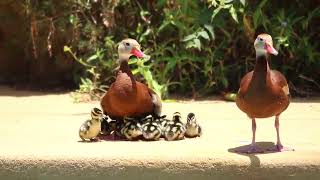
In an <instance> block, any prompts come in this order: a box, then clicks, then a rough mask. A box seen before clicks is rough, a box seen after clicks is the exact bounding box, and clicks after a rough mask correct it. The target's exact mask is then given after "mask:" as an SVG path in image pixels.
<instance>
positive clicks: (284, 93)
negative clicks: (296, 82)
mask: <svg viewBox="0 0 320 180" xmlns="http://www.w3.org/2000/svg"><path fill="white" fill-rule="evenodd" d="M252 77H253V72H250V73H248V74H247V75H246V76H244V77H243V79H242V80H241V84H240V89H239V91H238V95H237V99H236V104H237V106H238V107H239V109H241V110H242V111H243V112H245V113H246V114H247V115H248V116H249V117H251V118H267V117H271V116H275V115H279V114H281V113H282V112H283V111H284V110H285V109H286V108H287V107H288V105H289V89H288V85H287V82H286V79H285V78H284V76H283V75H282V74H281V73H280V72H278V71H273V70H271V71H269V72H268V73H267V76H266V78H265V81H261V79H258V80H253V78H252Z"/></svg>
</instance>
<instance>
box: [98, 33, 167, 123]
mask: <svg viewBox="0 0 320 180" xmlns="http://www.w3.org/2000/svg"><path fill="white" fill-rule="evenodd" d="M118 54H119V63H120V70H119V72H118V74H117V77H116V81H115V82H114V83H113V84H112V85H111V87H110V89H109V90H108V91H107V92H106V94H105V95H104V96H103V97H102V99H101V107H102V109H103V113H104V114H106V115H108V116H109V117H110V118H111V119H117V120H118V119H123V118H124V117H137V118H143V117H145V116H147V115H153V116H156V117H158V116H160V115H161V109H162V104H161V99H160V97H159V96H158V95H157V94H156V93H155V92H154V91H153V90H152V89H150V88H148V86H146V85H145V84H143V83H140V82H138V81H136V80H135V78H134V76H133V74H132V72H131V70H130V67H129V65H128V61H129V58H130V57H131V56H136V57H138V58H142V57H144V56H145V55H144V54H143V52H141V50H140V44H139V43H138V42H137V41H136V40H134V39H124V40H122V41H121V42H120V44H119V46H118Z"/></svg>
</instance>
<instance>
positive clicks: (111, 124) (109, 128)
mask: <svg viewBox="0 0 320 180" xmlns="http://www.w3.org/2000/svg"><path fill="white" fill-rule="evenodd" d="M115 130H116V121H115V120H111V119H109V118H108V116H105V115H104V116H103V117H102V121H101V132H100V134H102V135H110V134H112V132H114V131H115Z"/></svg>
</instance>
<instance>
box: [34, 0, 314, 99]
mask: <svg viewBox="0 0 320 180" xmlns="http://www.w3.org/2000/svg"><path fill="white" fill-rule="evenodd" d="M41 2H43V3H44V2H47V4H48V7H50V3H49V2H51V1H41ZM61 3H62V2H61ZM44 4H45V3H44ZM63 4H65V6H67V7H70V8H69V9H70V12H69V13H66V14H64V15H63V16H61V17H60V18H61V19H64V20H65V21H64V23H65V25H64V26H72V27H73V34H72V36H71V37H70V41H69V43H68V44H67V45H68V46H70V47H72V49H73V50H74V52H71V50H70V48H66V49H65V50H66V51H67V52H69V53H71V55H72V56H74V59H75V60H76V61H77V62H79V64H82V65H83V67H84V68H83V69H82V71H80V73H79V72H76V74H75V77H76V78H75V81H77V82H79V84H81V85H80V89H84V90H85V91H95V90H96V89H103V90H107V88H108V85H110V84H111V83H112V82H113V80H114V73H113V69H114V68H115V66H116V59H117V53H116V52H117V51H116V46H117V45H116V43H117V42H119V41H121V40H122V39H123V38H126V37H132V38H135V39H137V40H138V41H139V42H140V44H141V45H142V48H144V52H146V53H147V54H149V55H150V56H151V58H150V60H143V61H141V60H136V59H132V60H131V63H132V64H131V67H132V70H133V72H134V74H137V78H138V80H141V81H145V82H146V83H147V84H148V85H149V86H150V87H151V88H153V89H155V91H156V92H157V93H159V94H162V96H163V97H164V96H166V95H168V94H183V95H185V96H195V95H205V94H210V93H220V92H221V91H236V90H237V88H238V87H239V82H240V79H241V77H242V76H243V75H244V74H245V73H246V72H248V71H250V70H252V69H253V66H254V62H255V61H254V59H255V55H254V49H253V41H254V39H255V37H256V35H257V34H260V33H268V34H271V35H272V37H273V40H274V46H275V47H276V49H278V50H279V52H280V54H279V55H278V56H277V57H272V61H271V66H272V67H273V68H275V69H278V70H279V71H281V72H283V73H284V74H285V76H286V77H287V79H288V81H289V84H290V87H291V88H293V91H294V92H296V93H298V94H304V95H305V92H309V91H310V90H313V91H318V90H319V87H318V86H315V85H317V84H320V83H319V82H320V76H319V72H320V71H319V70H320V61H319V59H320V53H319V49H320V47H319V46H320V42H319V41H318V40H319V33H317V30H319V27H318V25H317V21H319V18H320V8H319V7H318V8H317V1H302V0H294V1H276V0H269V1H267V0H262V1H253V0H204V1H194V0H176V1H171V0H170V1H165V0H160V1H101V0H97V1H93V0H69V1H66V2H64V3H63ZM46 6H47V5H46ZM51 6H52V4H51ZM42 7H44V5H43V6H42ZM38 8H40V6H39V7H38ZM34 9H37V8H35V7H32V10H34ZM43 9H44V8H43ZM47 9H49V10H50V9H51V11H53V10H52V9H54V8H53V7H51V8H47ZM43 12H44V11H43ZM61 26H62V25H61ZM75 54H77V57H79V58H77V57H76V56H75ZM77 77H78V78H77ZM79 77H81V78H79ZM101 85H105V87H104V88H100V87H101ZM88 87H91V88H88Z"/></svg>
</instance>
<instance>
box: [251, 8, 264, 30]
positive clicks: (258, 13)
mask: <svg viewBox="0 0 320 180" xmlns="http://www.w3.org/2000/svg"><path fill="white" fill-rule="evenodd" d="M261 14H262V11H261V9H257V10H256V11H255V12H254V14H253V27H254V29H257V27H258V25H259V24H260V17H261ZM258 23H259V24H258Z"/></svg>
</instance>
